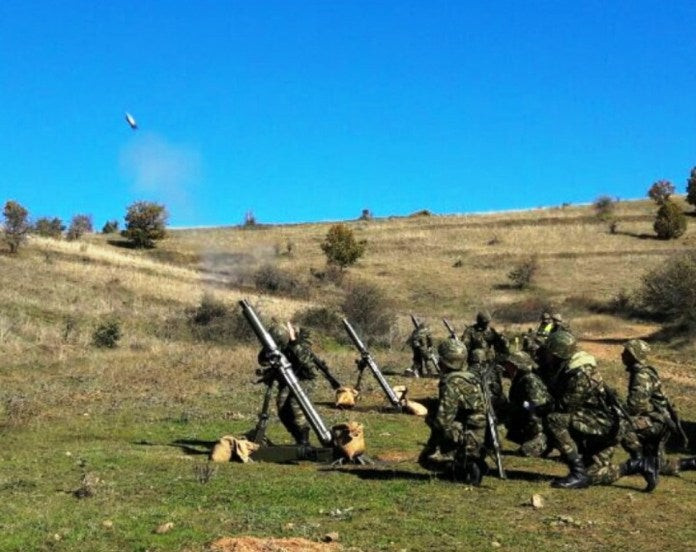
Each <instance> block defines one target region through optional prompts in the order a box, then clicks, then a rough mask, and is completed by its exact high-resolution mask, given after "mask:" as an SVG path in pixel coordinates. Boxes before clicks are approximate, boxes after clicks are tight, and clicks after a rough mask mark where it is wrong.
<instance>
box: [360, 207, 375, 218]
mask: <svg viewBox="0 0 696 552" xmlns="http://www.w3.org/2000/svg"><path fill="white" fill-rule="evenodd" d="M373 218H374V216H373V215H372V211H370V210H369V209H363V210H362V213H360V218H358V220H372V219H373Z"/></svg>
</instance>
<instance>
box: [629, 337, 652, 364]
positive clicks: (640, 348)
mask: <svg viewBox="0 0 696 552" xmlns="http://www.w3.org/2000/svg"><path fill="white" fill-rule="evenodd" d="M624 349H625V350H626V351H628V352H629V353H631V355H632V356H633V358H635V359H636V360H637V361H641V360H645V359H646V358H647V357H648V354H649V353H650V345H648V344H647V343H646V342H645V341H643V340H642V339H631V340H629V341H627V342H626V343H624Z"/></svg>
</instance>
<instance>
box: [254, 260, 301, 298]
mask: <svg viewBox="0 0 696 552" xmlns="http://www.w3.org/2000/svg"><path fill="white" fill-rule="evenodd" d="M252 278H253V281H254V286H255V287H256V289H257V290H259V291H262V292H265V293H276V294H279V295H291V296H293V297H306V296H307V294H308V293H309V288H308V286H307V284H306V283H304V282H302V281H300V280H299V279H298V278H296V277H295V275H294V274H292V273H291V272H289V271H287V270H283V269H281V268H279V267H277V266H275V265H272V264H265V265H263V266H261V267H260V268H258V269H257V270H256V271H255V272H254V273H253V275H252Z"/></svg>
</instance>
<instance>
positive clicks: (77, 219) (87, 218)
mask: <svg viewBox="0 0 696 552" xmlns="http://www.w3.org/2000/svg"><path fill="white" fill-rule="evenodd" d="M91 231H92V216H91V215H75V216H74V217H73V218H72V220H71V221H70V226H69V227H68V232H67V234H66V235H65V237H66V238H67V239H68V240H70V241H74V240H79V239H80V238H81V237H82V236H83V235H84V234H86V233H88V232H91Z"/></svg>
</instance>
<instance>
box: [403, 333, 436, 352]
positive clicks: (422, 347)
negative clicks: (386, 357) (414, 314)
mask: <svg viewBox="0 0 696 552" xmlns="http://www.w3.org/2000/svg"><path fill="white" fill-rule="evenodd" d="M408 342H409V344H410V345H411V347H412V348H413V349H414V350H418V351H420V352H421V354H423V355H424V356H427V355H428V353H429V352H430V349H431V348H432V346H433V338H432V336H431V334H430V330H429V329H428V328H414V330H413V332H412V333H411V337H410V338H409V340H408Z"/></svg>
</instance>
